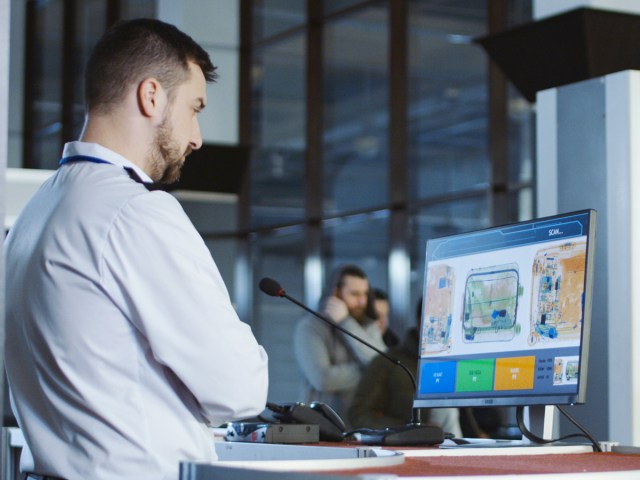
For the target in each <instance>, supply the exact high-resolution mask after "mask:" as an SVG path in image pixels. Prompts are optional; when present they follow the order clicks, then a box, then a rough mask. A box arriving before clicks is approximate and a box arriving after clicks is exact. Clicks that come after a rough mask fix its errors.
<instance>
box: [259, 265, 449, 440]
mask: <svg viewBox="0 0 640 480" xmlns="http://www.w3.org/2000/svg"><path fill="white" fill-rule="evenodd" d="M259 287H260V290H262V292H264V293H266V294H267V295H269V296H271V297H280V298H286V299H287V300H289V301H290V302H292V303H294V304H295V305H297V306H299V307H300V308H302V309H303V310H306V311H307V312H309V313H310V314H312V315H313V316H314V317H316V318H319V319H320V320H322V321H323V322H325V323H327V324H328V325H330V326H331V327H333V328H335V329H337V330H339V331H340V332H342V333H344V334H345V335H348V336H350V337H351V338H353V339H355V340H357V341H358V342H360V343H362V344H363V345H366V346H367V347H369V348H371V349H372V350H375V351H376V352H377V353H379V354H380V355H381V356H383V357H384V358H386V359H387V360H389V361H390V362H392V363H394V364H395V365H397V366H399V367H400V368H402V370H403V371H404V372H405V373H406V374H407V375H409V378H410V379H411V384H412V385H413V391H414V392H415V391H416V390H417V383H416V379H415V377H414V375H413V373H411V371H410V370H409V369H408V368H407V366H406V365H404V364H403V363H402V362H401V361H400V360H398V359H396V358H393V357H392V356H391V355H389V354H388V353H386V352H384V351H382V350H380V349H379V348H377V347H375V346H373V345H371V344H370V343H369V342H367V341H365V340H363V339H362V338H360V337H358V336H357V335H354V334H353V333H351V332H350V331H348V330H347V329H345V328H344V327H342V326H340V325H338V324H337V323H335V322H333V321H332V320H330V319H329V318H326V317H325V316H323V315H321V314H320V313H318V312H316V311H315V310H312V309H311V308H309V307H307V306H306V305H305V304H303V303H302V302H300V301H298V300H296V299H295V298H293V297H291V296H289V295H287V293H286V292H285V290H284V289H283V288H282V287H281V286H280V284H279V283H278V282H277V281H275V280H273V279H271V278H267V277H265V278H263V279H262V280H260V284H259ZM346 433H347V434H353V433H359V434H360V441H361V442H362V443H364V444H367V445H436V444H438V443H442V442H443V441H444V436H445V435H444V432H443V431H442V428H440V427H438V426H435V425H425V424H423V423H422V421H421V418H420V409H419V408H413V409H412V415H411V423H408V424H406V425H400V426H393V427H387V428H379V429H369V428H367V429H358V430H354V431H352V432H346Z"/></svg>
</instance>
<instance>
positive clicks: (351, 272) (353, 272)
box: [335, 265, 368, 288]
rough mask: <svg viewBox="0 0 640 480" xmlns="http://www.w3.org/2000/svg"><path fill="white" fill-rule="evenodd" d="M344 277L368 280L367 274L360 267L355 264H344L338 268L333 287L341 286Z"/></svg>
mask: <svg viewBox="0 0 640 480" xmlns="http://www.w3.org/2000/svg"><path fill="white" fill-rule="evenodd" d="M345 277H357V278H362V279H363V280H368V278H367V274H366V273H364V270H362V269H361V268H360V267H358V266H356V265H345V266H343V267H341V268H340V269H339V270H338V275H337V278H336V283H335V287H336V288H342V286H343V285H344V278H345Z"/></svg>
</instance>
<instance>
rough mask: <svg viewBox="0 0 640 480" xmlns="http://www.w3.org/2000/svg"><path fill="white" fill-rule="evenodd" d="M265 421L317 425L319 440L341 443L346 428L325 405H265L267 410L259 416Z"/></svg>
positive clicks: (336, 415) (315, 403)
mask: <svg viewBox="0 0 640 480" xmlns="http://www.w3.org/2000/svg"><path fill="white" fill-rule="evenodd" d="M260 417H261V418H263V419H265V420H267V421H276V422H280V423H301V424H310V425H318V427H319V428H320V440H325V441H329V442H339V441H342V439H343V437H344V433H345V431H346V427H345V424H344V422H343V421H342V419H341V418H340V416H339V415H338V414H337V413H336V412H335V411H334V410H333V409H332V408H331V407H330V406H329V405H327V404H326V403H321V402H314V403H311V404H309V405H306V404H304V403H299V402H297V403H282V404H277V403H267V409H266V410H265V411H264V412H263V413H262V414H261V415H260Z"/></svg>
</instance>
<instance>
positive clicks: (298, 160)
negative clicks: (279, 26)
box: [250, 34, 306, 228]
mask: <svg viewBox="0 0 640 480" xmlns="http://www.w3.org/2000/svg"><path fill="white" fill-rule="evenodd" d="M305 46H306V42H305V37H304V36H303V35H302V34H299V35H295V36H292V37H287V38H285V39H282V40H280V41H279V42H277V43H275V44H270V45H269V46H268V47H265V48H263V49H260V50H256V52H255V55H254V61H253V68H252V76H253V112H252V120H253V121H252V126H253V132H252V144H253V145H254V146H255V148H254V150H253V152H252V158H251V169H250V174H251V225H252V226H253V227H255V228H260V227H264V226H273V225H285V224H290V223H293V222H300V221H303V219H304V217H305V211H304V206H305V177H304V175H305V148H306V137H305V134H306V133H305V125H306V122H305V115H306V98H305V95H306V92H305Z"/></svg>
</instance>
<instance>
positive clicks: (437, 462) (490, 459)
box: [181, 444, 640, 480]
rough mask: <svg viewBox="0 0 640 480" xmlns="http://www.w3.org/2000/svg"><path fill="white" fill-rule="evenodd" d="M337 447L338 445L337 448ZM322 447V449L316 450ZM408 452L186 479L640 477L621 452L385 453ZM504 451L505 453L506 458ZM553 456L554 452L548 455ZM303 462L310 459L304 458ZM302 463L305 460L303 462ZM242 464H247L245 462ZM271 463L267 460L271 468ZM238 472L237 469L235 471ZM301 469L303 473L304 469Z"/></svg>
mask: <svg viewBox="0 0 640 480" xmlns="http://www.w3.org/2000/svg"><path fill="white" fill-rule="evenodd" d="M331 446H335V444H331ZM310 448H319V447H310ZM387 449H388V450H395V451H402V453H403V454H404V456H405V461H404V462H402V463H397V464H394V465H389V466H371V467H367V468H358V467H356V468H353V467H351V468H349V469H343V468H342V467H341V466H338V465H339V463H338V464H336V468H335V469H329V470H327V469H323V470H322V471H319V470H315V471H314V470H313V469H309V470H307V471H305V472H302V471H297V472H292V471H291V469H289V471H287V469H286V468H282V469H278V470H277V471H274V470H273V469H269V468H268V466H267V465H265V468H267V470H262V469H256V468H255V466H252V467H250V468H231V469H230V464H229V462H221V464H219V465H206V466H201V467H202V468H201V469H200V470H198V469H196V470H194V475H193V476H184V477H181V478H183V479H185V480H219V479H220V480H222V479H224V480H244V479H247V480H248V479H251V480H272V479H273V480H303V479H304V480H306V479H313V480H328V479H336V480H347V479H351V480H353V479H367V480H371V479H375V480H388V479H398V478H406V479H409V478H410V479H413V480H418V479H429V480H437V479H447V478H451V477H456V479H457V480H462V479H470V480H481V479H483V480H484V479H486V480H488V479H495V478H496V477H497V476H499V477H498V478H500V479H501V480H507V479H511V478H514V479H515V478H517V479H518V480H525V479H529V480H534V479H535V480H550V479H554V480H555V479H563V480H569V479H572V480H573V479H576V480H577V479H580V480H584V479H591V478H594V479H595V478H603V473H604V472H606V478H607V480H614V479H615V480H622V479H637V478H640V455H623V454H618V453H610V452H608V453H593V452H590V453H563V452H566V451H570V450H563V449H562V448H560V449H558V448H556V447H530V450H528V451H529V452H530V454H523V453H521V451H525V450H527V449H526V448H517V449H513V448H505V449H496V448H486V449H485V448H482V449H467V450H466V451H464V452H461V451H460V450H442V449H438V448H436V447H429V448H402V449H400V448H390V447H385V448H384V449H383V450H387ZM501 452H502V454H500V453H501ZM545 452H553V453H545ZM300 460H303V461H304V459H302V458H301V459H300ZM298 462H299V461H298ZM239 463H242V462H239ZM268 463H269V460H266V461H265V464H268ZM234 470H235V471H234ZM298 470H299V469H298Z"/></svg>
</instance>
